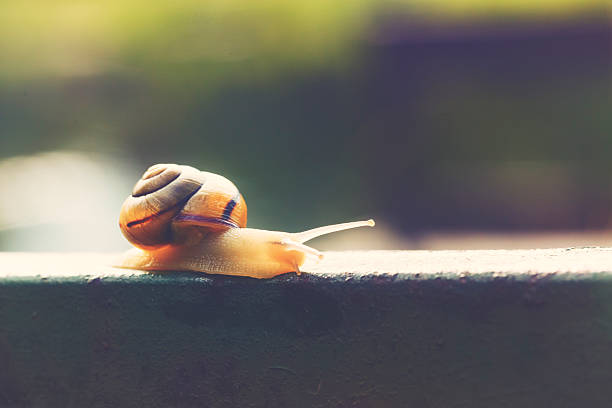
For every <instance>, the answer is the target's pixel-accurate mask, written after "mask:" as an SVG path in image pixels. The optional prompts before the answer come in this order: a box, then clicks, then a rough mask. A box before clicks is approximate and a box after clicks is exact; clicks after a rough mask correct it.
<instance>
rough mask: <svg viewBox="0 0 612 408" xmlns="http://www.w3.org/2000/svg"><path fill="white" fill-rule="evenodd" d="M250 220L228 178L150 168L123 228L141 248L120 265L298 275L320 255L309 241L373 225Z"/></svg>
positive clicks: (124, 212)
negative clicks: (282, 227)
mask: <svg viewBox="0 0 612 408" xmlns="http://www.w3.org/2000/svg"><path fill="white" fill-rule="evenodd" d="M246 223H247V206H246V202H245V200H244V198H243V197H242V195H241V194H240V192H239V191H238V189H237V188H236V186H235V185H234V184H233V183H232V182H231V181H229V180H228V179H226V178H225V177H222V176H220V175H217V174H214V173H208V172H204V171H199V170H197V169H195V168H193V167H190V166H183V165H176V164H157V165H154V166H151V167H149V169H147V171H145V173H144V174H143V175H142V177H141V179H140V180H139V181H138V182H137V183H136V185H135V186H134V189H133V191H132V195H131V196H129V197H128V198H127V199H126V200H125V202H124V203H123V206H122V207H121V213H120V216H119V227H120V229H121V232H122V233H123V235H124V236H125V238H127V240H128V241H129V242H130V243H131V244H132V245H134V246H135V247H136V248H133V249H131V250H129V251H128V252H126V253H125V254H124V255H123V256H122V259H121V260H120V262H119V265H118V266H119V267H123V268H131V269H143V270H157V271H163V270H165V271H168V270H181V271H184V270H188V271H196V272H205V273H211V274H222V275H238V276H250V277H253V278H271V277H274V276H277V275H280V274H284V273H288V272H296V273H297V274H300V266H302V264H303V263H304V261H305V259H306V257H314V258H318V259H321V258H322V257H323V254H322V253H321V252H319V251H317V250H316V249H314V248H312V247H309V246H306V245H304V242H306V241H309V240H311V239H313V238H316V237H318V236H321V235H325V234H329V233H332V232H336V231H342V230H346V229H350V228H356V227H362V226H374V221H373V220H367V221H357V222H347V223H343V224H336V225H328V226H324V227H319V228H314V229H311V230H308V231H304V232H298V233H289V232H282V231H266V230H259V229H253V228H246Z"/></svg>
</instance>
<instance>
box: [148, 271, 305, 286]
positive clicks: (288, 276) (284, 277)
mask: <svg viewBox="0 0 612 408" xmlns="http://www.w3.org/2000/svg"><path fill="white" fill-rule="evenodd" d="M143 272H145V273H146V274H147V275H150V276H154V277H160V278H166V279H173V278H177V279H192V280H198V281H202V280H207V281H211V282H231V281H234V282H241V283H247V282H253V283H255V282H261V283H265V282H279V281H281V282H286V281H292V280H299V279H300V278H307V279H308V278H312V277H314V275H311V274H309V273H302V274H301V275H298V274H297V273H295V272H288V273H284V274H281V275H277V276H275V277H273V278H263V279H262V278H253V277H250V276H241V275H221V274H214V273H206V272H198V271H189V270H169V271H146V270H145V271H143Z"/></svg>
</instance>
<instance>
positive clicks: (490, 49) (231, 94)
mask: <svg viewBox="0 0 612 408" xmlns="http://www.w3.org/2000/svg"><path fill="white" fill-rule="evenodd" d="M611 8H612V7H611V6H610V3H609V1H607V0H590V1H589V0H557V1H555V0H547V1H538V2H534V1H526V0H500V1H490V0H456V1H452V0H433V1H432V0H429V1H422V0H412V1H373V0H362V1H352V2H342V3H337V2H336V3H334V2H328V1H320V0H315V1H312V0H310V1H278V0H276V1H266V2H253V1H249V0H233V1H228V0H223V1H206V2H199V1H157V2H145V1H131V2H122V1H118V0H111V1H105V2H94V1H91V0H89V1H60V0H56V1H52V0H41V1H26V2H21V1H16V0H12V1H5V2H2V4H1V5H0V191H1V193H0V194H2V199H1V200H0V250H92V251H98V250H118V249H121V248H125V247H127V243H126V241H124V240H123V238H122V237H121V236H120V233H119V230H118V228H117V215H118V210H119V207H120V206H121V203H122V201H123V199H124V197H126V196H127V195H128V194H129V192H130V190H131V187H132V185H133V184H134V183H135V181H136V180H137V179H138V177H139V176H140V175H141V173H142V172H143V171H144V170H145V169H146V167H148V166H149V165H151V164H154V163H158V162H175V163H182V164H189V165H192V166H195V167H197V168H200V169H202V170H207V171H212V172H215V173H219V174H222V175H225V176H226V177H228V178H229V179H230V180H232V181H233V182H234V183H235V184H236V185H237V186H238V187H239V188H240V190H241V192H242V193H243V195H244V196H245V198H246V200H247V203H248V206H249V226H252V227H256V228H266V229H283V230H288V231H295V230H302V229H306V228H310V227H315V226H318V225H322V224H327V223H336V222H343V221H349V220H354V219H361V218H370V217H372V218H375V219H376V220H377V221H378V222H379V225H380V227H379V228H377V229H376V230H377V231H374V230H368V231H363V232H359V234H361V235H359V237H360V238H359V239H356V240H355V241H351V242H350V243H349V244H347V245H349V246H350V247H357V246H361V247H373V248H374V247H384V248H412V247H433V246H435V245H433V244H431V245H430V244H427V243H426V242H430V241H427V240H426V239H425V238H426V237H429V236H431V234H432V233H437V232H440V231H445V232H451V233H452V232H456V233H459V234H462V233H468V232H473V231H480V232H482V231H485V232H486V231H489V232H491V233H497V234H502V235H504V234H509V233H516V232H533V231H539V232H542V231H545V232H546V231H548V232H551V231H552V232H555V231H574V232H576V231H607V229H608V228H609V226H610V220H611V215H612V213H611V211H612V190H611V181H612V179H611V175H612V162H611V160H610V157H612V11H611ZM356 233H357V232H356ZM347 234H348V233H347ZM604 239H607V236H605V237H604ZM357 241H359V242H361V244H357V243H356V242H357ZM610 242H611V243H612V241H610ZM529 245H531V244H529ZM534 245H536V246H537V243H536V244H534ZM451 246H452V245H451Z"/></svg>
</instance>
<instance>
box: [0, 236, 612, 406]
mask: <svg viewBox="0 0 612 408" xmlns="http://www.w3.org/2000/svg"><path fill="white" fill-rule="evenodd" d="M110 262H112V257H107V256H102V255H94V254H92V255H44V254H37V255H32V254H0V367H1V369H0V406H2V407H12V406H16V407H22V406H24V407H30V406H32V407H82V406H88V407H107V406H121V407H141V406H150V407H174V406H176V407H202V406H206V407H226V406H240V407H243V406H244V407H275V406H279V407H284V406H287V407H396V406H397V407H404V406H415V407H492V406H493V407H517V406H521V407H532V406H533V407H542V406H555V407H577V406H588V407H609V406H610V400H612V390H611V389H610V386H609V384H611V383H612V369H611V367H612V279H611V278H612V273H609V272H610V271H612V250H609V249H599V248H586V249H568V250H560V249H559V250H541V251H510V252H509V251H468V252H458V251H449V252H446V251H441V252H423V251H415V252H357V253H331V254H329V256H328V258H327V260H325V261H323V262H322V263H320V264H319V265H316V266H312V265H311V266H309V267H308V269H309V270H310V271H313V273H310V274H302V276H299V277H298V276H295V275H285V276H281V277H277V278H275V279H271V280H255V279H250V278H226V277H215V276H208V275H203V274H191V273H166V274H145V273H141V272H138V271H129V270H120V269H114V268H110V267H109V266H107V264H108V263H110ZM345 272H347V273H345Z"/></svg>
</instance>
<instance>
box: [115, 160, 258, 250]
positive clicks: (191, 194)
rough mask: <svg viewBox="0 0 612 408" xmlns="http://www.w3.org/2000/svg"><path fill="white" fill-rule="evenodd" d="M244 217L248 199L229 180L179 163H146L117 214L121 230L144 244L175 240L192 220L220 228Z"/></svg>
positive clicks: (237, 225)
mask: <svg viewBox="0 0 612 408" xmlns="http://www.w3.org/2000/svg"><path fill="white" fill-rule="evenodd" d="M246 223H247V206H246V202H245V201H244V198H243V197H242V195H241V194H240V192H239V191H238V189H237V188H236V186H235V185H234V184H233V183H232V182H231V181H229V180H228V179H226V178H225V177H222V176H219V175H218V174H214V173H208V172H204V171H199V170H197V169H195V168H193V167H190V166H181V165H177V164H156V165H154V166H151V167H149V169H147V171H146V172H145V173H144V174H143V175H142V177H141V178H140V180H139V181H138V182H137V183H136V185H135V186H134V189H133V191H132V195H131V196H130V197H128V198H127V199H126V200H125V202H124V203H123V206H122V207H121V214H120V216H119V227H120V228H121V231H122V232H123V235H124V236H125V237H126V238H127V239H128V241H130V242H131V243H132V244H133V245H134V246H137V247H139V248H142V249H153V248H159V247H162V246H164V245H168V244H171V243H178V242H180V241H181V239H185V237H186V234H185V233H184V232H185V230H187V229H192V228H193V227H196V226H197V227H201V229H202V230H212V231H223V230H227V229H229V228H244V227H246Z"/></svg>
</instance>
